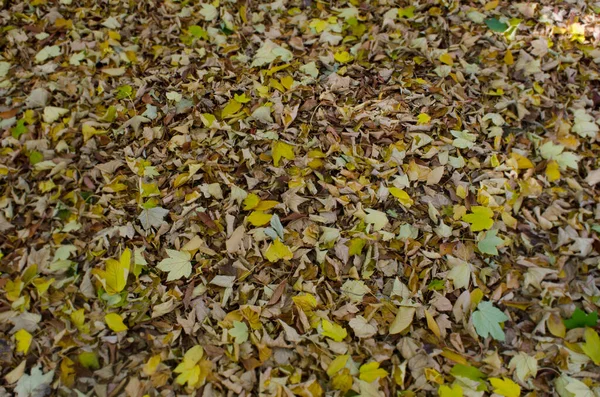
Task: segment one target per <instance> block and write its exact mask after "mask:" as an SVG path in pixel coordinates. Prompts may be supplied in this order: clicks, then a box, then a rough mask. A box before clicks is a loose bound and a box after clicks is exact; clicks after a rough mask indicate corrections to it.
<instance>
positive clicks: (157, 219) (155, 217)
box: [138, 207, 169, 230]
mask: <svg viewBox="0 0 600 397" xmlns="http://www.w3.org/2000/svg"><path fill="white" fill-rule="evenodd" d="M168 213H169V210H168V209H165V208H162V207H153V208H144V209H143V210H142V212H141V213H140V215H139V216H138V219H139V221H140V223H141V224H142V227H143V228H144V229H146V230H148V229H150V228H151V227H154V228H158V227H160V225H162V223H163V220H164V219H165V216H167V214H168Z"/></svg>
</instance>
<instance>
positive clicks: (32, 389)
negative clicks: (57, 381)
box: [14, 365, 54, 397]
mask: <svg viewBox="0 0 600 397" xmlns="http://www.w3.org/2000/svg"><path fill="white" fill-rule="evenodd" d="M41 368H42V366H41V365H38V366H36V367H34V368H32V370H31V373H30V374H29V375H28V374H23V376H21V378H20V379H19V382H18V383H17V386H16V387H15V389H14V391H15V393H16V394H17V397H41V396H45V395H48V394H49V393H51V388H50V384H51V383H52V379H53V378H54V370H52V371H48V372H46V373H43V372H42V369H41Z"/></svg>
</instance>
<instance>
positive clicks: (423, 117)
mask: <svg viewBox="0 0 600 397" xmlns="http://www.w3.org/2000/svg"><path fill="white" fill-rule="evenodd" d="M430 121H431V116H430V115H428V114H427V113H420V114H419V115H418V116H417V124H419V125H423V124H427V123H429V122H430Z"/></svg>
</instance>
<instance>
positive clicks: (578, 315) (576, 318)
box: [564, 308, 598, 329]
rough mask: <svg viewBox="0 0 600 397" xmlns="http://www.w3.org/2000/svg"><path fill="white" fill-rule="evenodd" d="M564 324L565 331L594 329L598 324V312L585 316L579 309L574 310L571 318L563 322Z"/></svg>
mask: <svg viewBox="0 0 600 397" xmlns="http://www.w3.org/2000/svg"><path fill="white" fill-rule="evenodd" d="M564 323H565V326H566V327H567V329H573V328H584V327H595V326H596V324H597V323H598V312H597V311H595V312H591V313H589V314H587V313H586V312H584V311H583V310H581V309H580V308H576V309H575V311H574V312H573V314H572V315H571V318H569V319H566V320H564Z"/></svg>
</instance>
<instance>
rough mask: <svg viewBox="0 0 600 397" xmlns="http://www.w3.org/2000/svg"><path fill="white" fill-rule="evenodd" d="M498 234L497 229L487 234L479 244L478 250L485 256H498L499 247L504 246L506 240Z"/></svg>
mask: <svg viewBox="0 0 600 397" xmlns="http://www.w3.org/2000/svg"><path fill="white" fill-rule="evenodd" d="M497 234H498V230H497V229H494V230H488V231H487V232H485V237H484V238H483V239H481V240H480V241H479V242H478V243H477V249H479V251H480V252H482V253H484V254H488V255H498V247H499V246H501V245H502V244H504V240H502V239H501V238H500V237H498V236H497Z"/></svg>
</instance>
